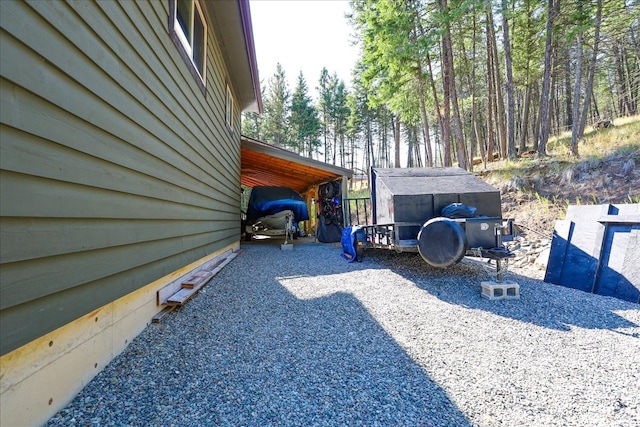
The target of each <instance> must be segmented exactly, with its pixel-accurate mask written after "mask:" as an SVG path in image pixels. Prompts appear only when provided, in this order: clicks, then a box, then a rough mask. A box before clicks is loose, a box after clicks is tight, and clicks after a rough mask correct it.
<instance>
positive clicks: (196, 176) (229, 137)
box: [0, 1, 240, 354]
mask: <svg viewBox="0 0 640 427" xmlns="http://www.w3.org/2000/svg"><path fill="white" fill-rule="evenodd" d="M168 16H169V12H168V2H167V1H153V2H146V1H145V2H133V1H131V2H129V1H124V2H111V1H109V2H90V1H78V2H71V3H66V2H61V1H56V2H44V1H33V2H29V3H27V2H17V1H15V2H14V1H1V2H0V20H1V21H0V22H1V27H2V29H1V34H0V43H1V45H0V47H1V54H2V61H0V75H1V80H0V91H1V94H2V96H1V101H0V102H1V104H0V143H1V144H0V216H1V218H0V219H1V234H0V251H1V252H0V332H1V336H0V345H1V349H0V350H1V354H5V353H6V352H8V351H10V350H13V349H15V348H17V347H18V346H20V345H22V344H25V343H27V342H29V341H31V340H33V339H35V338H37V337H39V336H41V335H42V334H44V333H47V332H49V331H51V330H53V329H55V328H57V327H59V326H61V325H63V324H65V323H67V322H69V321H71V320H73V319H76V318H78V317H80V316H82V315H84V314H86V313H89V312H91V311H92V310H94V309H95V308H98V307H100V306H102V305H104V304H106V303H108V302H110V301H113V300H114V299H116V298H118V297H121V296H123V295H126V294H127V293H130V292H132V291H134V290H136V289H138V288H140V287H142V286H144V285H146V284H148V283H150V282H152V281H153V280H156V279H158V278H160V277H162V276H164V275H166V274H169V273H171V272H172V271H175V270H177V269H179V268H180V267H183V266H185V265H187V264H189V263H191V262H193V261H195V260H197V259H200V258H202V257H204V256H206V255H208V254H210V253H212V252H214V251H215V250H217V249H220V248H222V247H224V246H227V245H229V244H231V243H233V242H235V241H237V240H238V239H239V231H240V220H239V206H240V194H239V193H240V187H239V182H240V128H239V123H240V117H239V113H238V112H235V114H234V123H235V124H237V125H236V129H234V132H233V133H232V132H229V131H228V130H227V128H226V126H225V120H224V118H225V111H224V109H225V91H226V83H227V82H228V81H229V79H228V78H227V72H226V67H225V64H224V60H223V57H222V55H221V52H220V48H219V45H218V43H217V41H216V40H217V37H216V32H215V31H214V29H213V28H209V32H208V41H207V49H208V52H207V55H208V60H207V82H206V83H207V93H206V96H205V95H204V94H203V93H202V92H201V91H200V89H199V88H198V86H197V84H196V82H195V81H194V78H193V76H192V75H191V74H190V72H189V69H188V67H187V66H186V64H185V63H184V61H183V59H182V58H181V57H180V55H179V53H178V50H177V49H176V47H175V45H174V44H173V42H172V41H171V38H170V36H169V34H168V30H167V22H168ZM212 21H213V20H212V19H209V20H208V22H209V25H211V22H212Z"/></svg>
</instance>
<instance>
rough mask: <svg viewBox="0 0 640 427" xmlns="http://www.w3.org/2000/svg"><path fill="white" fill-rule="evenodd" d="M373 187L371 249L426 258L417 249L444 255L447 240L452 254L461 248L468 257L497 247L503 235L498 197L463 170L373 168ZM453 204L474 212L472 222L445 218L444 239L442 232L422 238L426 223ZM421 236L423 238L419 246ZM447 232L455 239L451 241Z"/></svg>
mask: <svg viewBox="0 0 640 427" xmlns="http://www.w3.org/2000/svg"><path fill="white" fill-rule="evenodd" d="M371 182H372V184H371V206H372V216H373V225H372V226H367V227H366V233H367V240H368V242H369V243H370V244H371V245H372V246H374V247H389V248H392V249H395V250H397V251H413V252H420V253H421V255H422V256H423V258H425V254H423V253H422V252H423V250H421V249H424V248H425V247H427V246H428V247H429V250H430V251H433V250H434V249H433V247H434V245H436V246H437V250H443V249H442V248H443V247H444V248H445V249H446V248H447V245H450V243H448V242H449V240H450V239H451V238H453V239H454V240H457V241H456V242H455V244H456V246H458V247H457V248H456V250H458V252H459V251H460V250H462V249H461V248H462V247H463V246H464V250H463V252H464V253H465V254H467V255H470V254H472V253H467V252H468V251H467V250H470V251H473V250H480V249H490V248H495V247H497V246H499V245H501V242H499V241H497V240H496V234H497V233H500V234H502V232H503V231H502V229H503V220H502V208H501V199H500V191H499V190H497V189H496V188H494V187H492V186H491V185H489V184H487V183H486V182H484V181H482V180H481V179H480V178H478V177H476V176H474V175H473V174H471V173H469V172H467V171H465V170H464V169H461V168H458V167H448V168H407V169H399V168H394V169H380V168H372V170H371ZM452 203H462V204H464V205H466V206H469V207H474V208H476V211H475V217H474V218H464V219H449V220H447V219H444V218H443V219H442V221H441V222H442V224H439V225H438V226H440V225H444V226H445V234H444V235H443V234H441V233H440V231H437V232H434V231H431V232H430V234H425V232H424V231H422V230H424V227H425V225H426V223H427V222H428V221H429V220H432V219H434V218H439V217H441V216H442V209H443V208H444V207H446V206H448V205H450V204H452ZM450 229H451V230H450ZM498 229H499V230H500V231H496V230H498ZM432 230H434V229H433V228H432ZM421 231H422V234H423V235H424V236H423V237H422V239H421V241H420V242H419V241H418V240H419V234H421ZM451 232H453V233H454V234H456V235H455V236H449V234H451ZM434 233H435V234H434ZM425 245H426V246H425ZM444 257H445V258H447V257H448V255H445V256H444ZM455 258H458V257H457V256H456V257H455ZM425 259H426V258H425ZM457 260H459V259H457ZM427 262H430V261H429V260H427ZM456 262H457V261H456ZM448 264H450V263H448Z"/></svg>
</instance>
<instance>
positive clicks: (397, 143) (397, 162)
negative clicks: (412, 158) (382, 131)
mask: <svg viewBox="0 0 640 427" xmlns="http://www.w3.org/2000/svg"><path fill="white" fill-rule="evenodd" d="M395 122H396V125H395V126H394V128H393V132H394V133H393V138H394V139H393V142H394V149H395V158H394V165H393V167H396V168H399V167H400V114H397V115H396V120H395Z"/></svg>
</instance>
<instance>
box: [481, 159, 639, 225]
mask: <svg viewBox="0 0 640 427" xmlns="http://www.w3.org/2000/svg"><path fill="white" fill-rule="evenodd" d="M500 163H502V165H501V164H500ZM478 175H479V176H481V177H482V178H483V179H485V180H486V181H487V182H489V183H490V184H492V185H494V186H495V187H497V188H499V189H500V190H501V193H502V208H503V216H504V217H505V218H512V219H514V222H515V224H516V225H517V226H519V227H520V231H521V232H522V234H524V235H526V236H527V237H529V238H538V237H543V238H551V236H552V233H553V227H554V225H555V221H556V219H563V218H564V216H565V212H566V209H567V206H568V205H570V204H572V205H574V204H582V205H594V204H604V203H612V204H620V203H640V150H635V149H631V150H624V151H620V152H616V153H613V154H610V155H608V156H604V157H601V158H598V159H589V160H583V161H575V160H574V161H572V162H570V161H563V160H558V159H557V158H554V157H549V158H546V159H535V158H531V159H528V160H524V161H519V162H511V163H510V164H509V163H507V162H497V163H496V164H494V165H491V169H488V170H486V171H482V172H478Z"/></svg>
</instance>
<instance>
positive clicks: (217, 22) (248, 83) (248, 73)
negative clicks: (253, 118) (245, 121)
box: [204, 0, 262, 113]
mask: <svg viewBox="0 0 640 427" xmlns="http://www.w3.org/2000/svg"><path fill="white" fill-rule="evenodd" d="M204 4H206V7H207V10H208V11H209V15H210V16H211V17H212V18H213V20H214V23H213V27H214V28H215V29H216V30H217V31H218V35H219V37H220V42H221V49H222V55H223V56H224V60H225V63H226V65H227V69H228V71H229V75H228V76H229V77H228V78H229V79H230V80H231V83H232V85H233V87H234V89H235V91H236V96H237V97H238V105H239V106H240V109H241V110H242V111H252V112H256V113H262V95H261V90H260V78H259V75H258V62H257V60H256V49H255V44H254V41H253V27H252V24H251V9H250V8H249V0H237V1H207V2H205V3H204Z"/></svg>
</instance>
